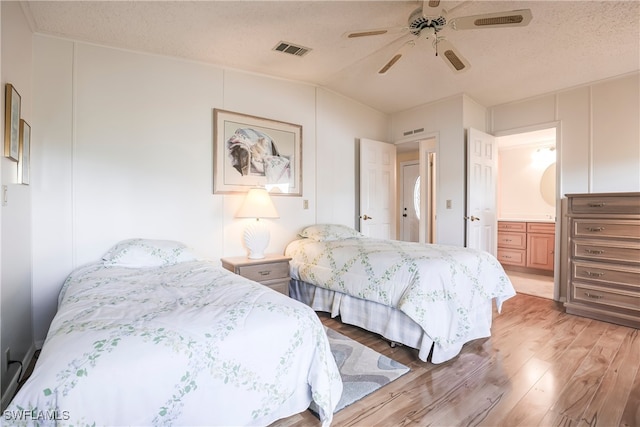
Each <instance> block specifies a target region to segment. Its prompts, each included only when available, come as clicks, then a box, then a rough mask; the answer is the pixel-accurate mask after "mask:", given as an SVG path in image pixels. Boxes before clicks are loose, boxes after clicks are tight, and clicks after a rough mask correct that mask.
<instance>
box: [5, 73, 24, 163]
mask: <svg viewBox="0 0 640 427" xmlns="http://www.w3.org/2000/svg"><path fill="white" fill-rule="evenodd" d="M4 105H5V107H4V110H5V113H4V114H5V115H4V156H5V157H6V158H8V159H10V160H13V161H14V162H17V161H18V160H19V157H20V105H21V98H20V94H19V93H18V91H17V90H16V88H15V87H13V85H12V84H11V83H7V84H6V85H5V103H4Z"/></svg>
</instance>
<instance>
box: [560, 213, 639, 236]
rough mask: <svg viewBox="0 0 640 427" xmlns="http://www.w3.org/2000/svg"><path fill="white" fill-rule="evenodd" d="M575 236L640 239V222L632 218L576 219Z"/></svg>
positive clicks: (574, 222)
mask: <svg viewBox="0 0 640 427" xmlns="http://www.w3.org/2000/svg"><path fill="white" fill-rule="evenodd" d="M572 233H573V237H592V238H595V237H598V238H600V237H605V238H606V237H610V238H626V239H640V222H638V221H631V220H627V221H625V220H606V219H601V220H591V219H582V218H580V219H574V220H573V230H572Z"/></svg>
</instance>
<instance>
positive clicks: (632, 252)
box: [571, 239, 640, 264]
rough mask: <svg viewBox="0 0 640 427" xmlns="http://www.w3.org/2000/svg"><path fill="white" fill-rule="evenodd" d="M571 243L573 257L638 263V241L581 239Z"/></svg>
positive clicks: (639, 253) (639, 246)
mask: <svg viewBox="0 0 640 427" xmlns="http://www.w3.org/2000/svg"><path fill="white" fill-rule="evenodd" d="M571 243H572V248H571V256H572V257H575V258H582V259H587V260H593V261H605V262H606V261H609V262H622V263H632V264H640V243H635V242H621V241H614V240H581V239H576V240H573V241H572V242H571Z"/></svg>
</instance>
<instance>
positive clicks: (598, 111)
mask: <svg viewBox="0 0 640 427" xmlns="http://www.w3.org/2000/svg"><path fill="white" fill-rule="evenodd" d="M490 113H491V119H492V126H491V131H492V132H493V133H497V132H504V131H509V130H511V129H518V128H524V127H529V126H536V125H539V124H543V123H551V122H555V121H558V122H559V123H560V129H561V137H560V140H559V143H558V149H559V150H560V152H559V156H558V157H559V158H558V161H559V163H558V169H559V175H558V178H559V181H560V193H559V194H560V195H561V196H562V197H564V195H565V194H568V193H594V192H621V191H639V190H640V126H639V124H638V123H639V122H638V117H640V74H639V73H634V74H631V75H627V76H622V77H620V78H616V79H610V80H606V81H602V82H595V83H592V84H590V85H587V86H581V87H578V88H574V89H569V90H566V91H562V92H558V93H555V94H549V95H544V96H541V97H537V98H533V99H528V100H523V101H520V102H515V103H509V104H504V105H499V106H495V107H492V108H491V109H490Z"/></svg>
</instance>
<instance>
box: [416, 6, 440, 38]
mask: <svg viewBox="0 0 640 427" xmlns="http://www.w3.org/2000/svg"><path fill="white" fill-rule="evenodd" d="M445 25H447V19H446V18H445V17H444V16H438V17H434V16H423V15H422V8H420V7H419V8H418V9H416V10H414V11H413V13H411V15H409V32H411V34H413V35H414V36H419V35H420V33H421V32H422V30H424V29H427V28H429V29H432V30H433V32H434V33H437V32H438V31H440V30H442V29H443V28H444V26H445Z"/></svg>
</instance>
